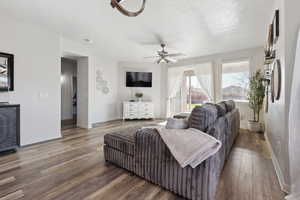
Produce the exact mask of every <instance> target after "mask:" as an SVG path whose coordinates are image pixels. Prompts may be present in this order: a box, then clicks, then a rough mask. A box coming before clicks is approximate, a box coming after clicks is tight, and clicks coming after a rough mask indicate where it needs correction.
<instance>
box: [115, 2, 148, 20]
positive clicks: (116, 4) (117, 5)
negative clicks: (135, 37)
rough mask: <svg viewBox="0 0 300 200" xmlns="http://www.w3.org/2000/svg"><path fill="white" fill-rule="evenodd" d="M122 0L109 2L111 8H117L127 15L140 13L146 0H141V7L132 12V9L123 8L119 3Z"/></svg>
mask: <svg viewBox="0 0 300 200" xmlns="http://www.w3.org/2000/svg"><path fill="white" fill-rule="evenodd" d="M123 1H124V0H111V3H110V4H111V6H112V7H113V8H117V9H118V10H119V12H121V13H122V14H123V15H125V16H128V17H136V16H138V15H140V14H141V13H142V12H143V11H144V9H145V6H146V0H143V2H142V7H141V8H140V9H139V10H138V11H135V12H132V11H129V10H127V9H125V8H124V7H123V6H122V5H121V3H122V2H123Z"/></svg>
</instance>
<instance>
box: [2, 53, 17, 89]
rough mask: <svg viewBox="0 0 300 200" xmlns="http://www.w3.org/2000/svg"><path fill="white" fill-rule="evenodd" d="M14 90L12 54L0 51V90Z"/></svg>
mask: <svg viewBox="0 0 300 200" xmlns="http://www.w3.org/2000/svg"><path fill="white" fill-rule="evenodd" d="M13 90H14V55H13V54H8V53H1V52H0V91H2V92H3V91H13Z"/></svg>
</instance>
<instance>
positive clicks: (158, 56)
mask: <svg viewBox="0 0 300 200" xmlns="http://www.w3.org/2000/svg"><path fill="white" fill-rule="evenodd" d="M144 58H145V59H148V58H160V56H148V57H144Z"/></svg>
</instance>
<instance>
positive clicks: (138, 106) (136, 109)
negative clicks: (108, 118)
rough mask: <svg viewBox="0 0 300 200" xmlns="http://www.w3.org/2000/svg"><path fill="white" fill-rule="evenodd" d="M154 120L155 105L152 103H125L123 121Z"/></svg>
mask: <svg viewBox="0 0 300 200" xmlns="http://www.w3.org/2000/svg"><path fill="white" fill-rule="evenodd" d="M150 118H154V115H153V103H151V102H124V103H123V119H150Z"/></svg>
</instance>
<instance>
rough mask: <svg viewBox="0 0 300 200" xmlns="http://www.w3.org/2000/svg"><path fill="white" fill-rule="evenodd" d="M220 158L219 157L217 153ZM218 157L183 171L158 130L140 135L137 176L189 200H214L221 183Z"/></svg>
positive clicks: (136, 166)
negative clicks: (218, 185)
mask: <svg viewBox="0 0 300 200" xmlns="http://www.w3.org/2000/svg"><path fill="white" fill-rule="evenodd" d="M217 154H218V153H217ZM218 160H219V159H218V156H216V155H214V156H212V157H211V158H209V159H207V160H206V161H204V162H202V163H201V164H200V165H198V166H197V167H196V168H194V169H193V168H191V167H190V166H187V167H185V168H181V166H180V165H179V164H178V162H177V161H176V160H175V158H174V157H173V155H172V154H171V152H170V151H169V149H168V147H167V146H166V145H165V143H164V142H163V140H162V139H161V137H160V135H159V133H158V132H157V130H155V129H151V128H148V129H147V128H144V129H140V130H139V131H138V132H137V134H136V149H135V169H136V172H135V173H136V174H137V175H139V176H141V177H143V178H145V179H147V180H149V181H150V182H152V183H155V184H158V185H160V186H162V187H164V188H166V189H168V190H171V191H173V192H175V193H177V194H179V195H181V196H184V197H186V198H188V199H199V200H200V199H201V200H212V199H213V198H214V195H215V192H216V188H217V184H218V181H219V177H218V176H219V174H220V172H219V170H220V168H219V164H218V162H219V161H218Z"/></svg>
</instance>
